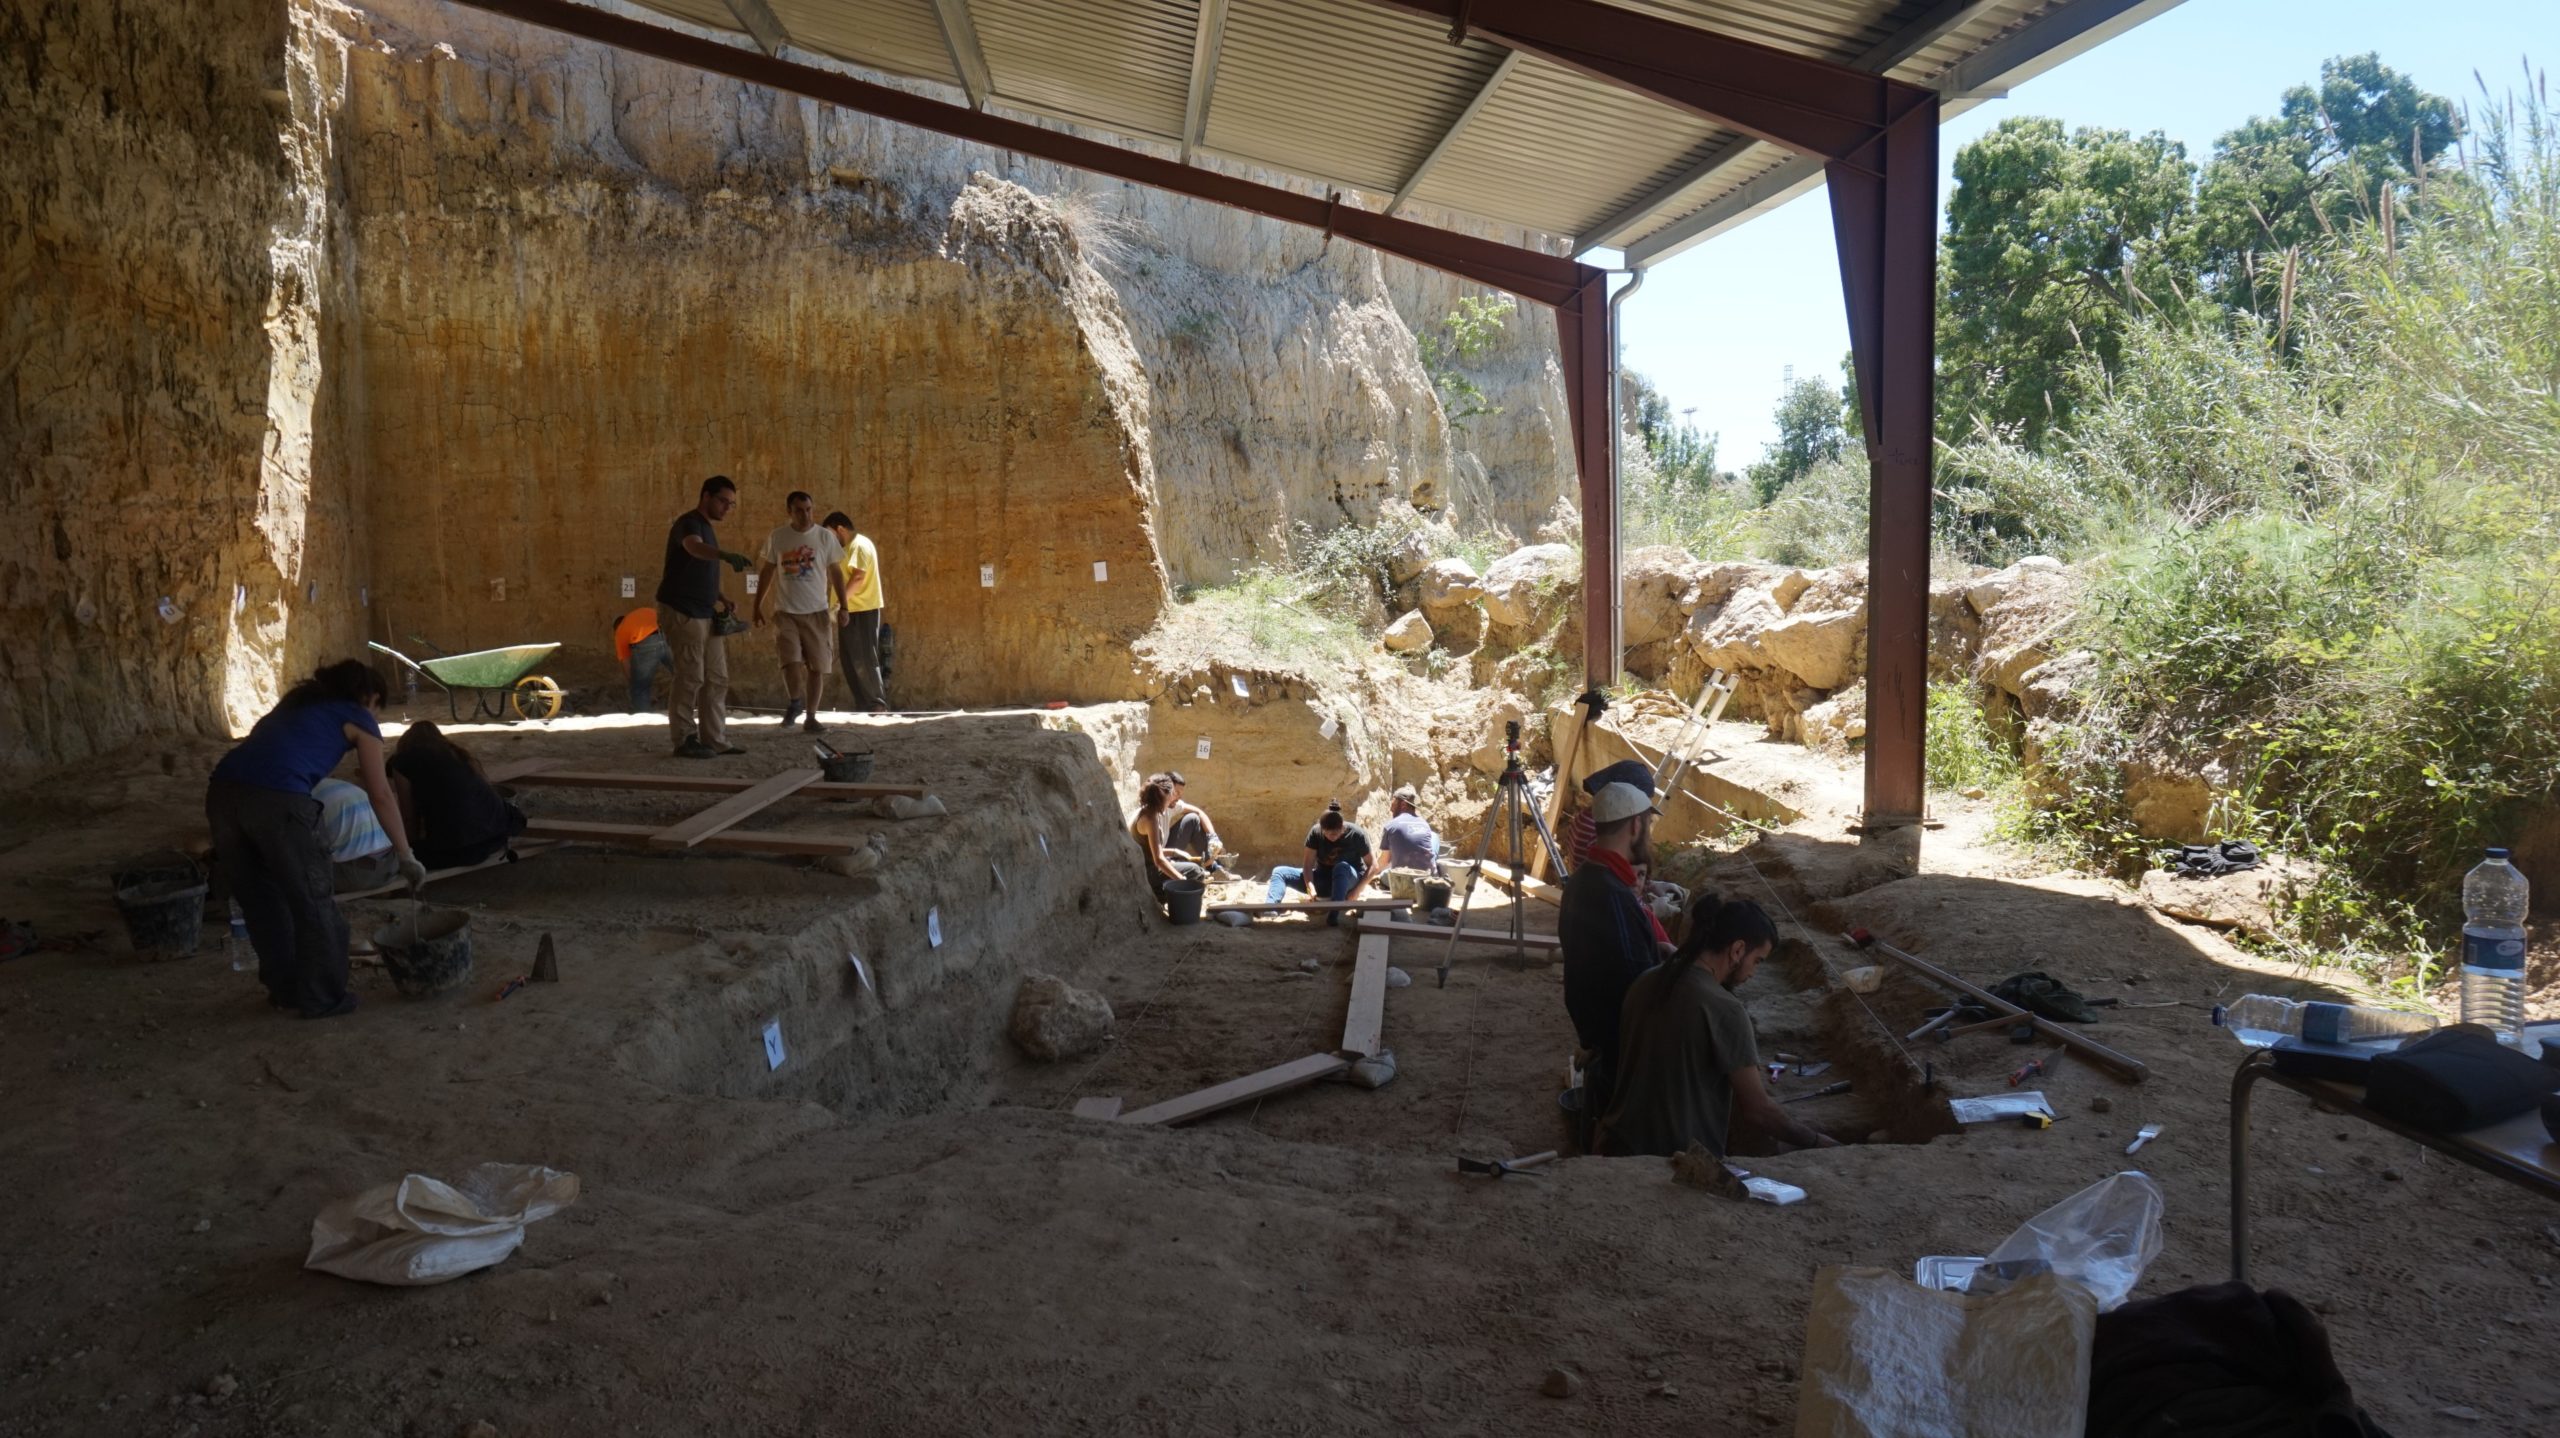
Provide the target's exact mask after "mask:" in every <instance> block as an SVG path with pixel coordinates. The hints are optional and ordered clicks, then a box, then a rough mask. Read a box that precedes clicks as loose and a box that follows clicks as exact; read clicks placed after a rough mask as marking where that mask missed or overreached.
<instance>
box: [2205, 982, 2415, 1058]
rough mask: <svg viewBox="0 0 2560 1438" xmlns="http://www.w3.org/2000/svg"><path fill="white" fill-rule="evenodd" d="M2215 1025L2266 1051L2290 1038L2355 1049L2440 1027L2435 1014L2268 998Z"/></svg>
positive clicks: (2219, 1012) (2237, 1006) (2223, 1012)
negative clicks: (2355, 1046)
mask: <svg viewBox="0 0 2560 1438" xmlns="http://www.w3.org/2000/svg"><path fill="white" fill-rule="evenodd" d="M2213 1021H2214V1022H2215V1023H2217V1024H2220V1025H2221V1026H2222V1027H2224V1028H2226V1029H2229V1030H2231V1036H2232V1037H2233V1038H2236V1039H2238V1040H2239V1041H2240V1042H2242V1043H2244V1044H2247V1045H2248V1046H2249V1047H2251V1048H2253V1049H2262V1048H2267V1047H2269V1046H2271V1045H2272V1044H2274V1043H2275V1041H2276V1040H2278V1039H2280V1038H2285V1037H2287V1036H2290V1037H2293V1038H2298V1039H2306V1040H2309V1041H2310V1042H2312V1043H2316V1044H2356V1043H2366V1042H2370V1041H2372V1040H2374V1039H2396V1038H2404V1037H2406V1036H2408V1035H2410V1034H2422V1033H2425V1032H2426V1031H2427V1030H2429V1029H2431V1028H2434V1027H2435V1026H2436V1016H2435V1015H2433V1014H2404V1013H2402V1012H2400V1011H2399V1010H2397V1009H2369V1008H2366V1007H2364V1006H2363V1005H2361V1004H2327V1003H2319V1002H2316V1001H2309V1000H2303V999H2278V998H2270V997H2268V996H2267V995H2265V994H2250V995H2248V996H2246V997H2244V998H2240V999H2236V1000H2234V1001H2233V1002H2232V1003H2231V1004H2230V1005H2229V1006H2227V1007H2221V1008H2216V1009H2215V1010H2214V1011H2213Z"/></svg>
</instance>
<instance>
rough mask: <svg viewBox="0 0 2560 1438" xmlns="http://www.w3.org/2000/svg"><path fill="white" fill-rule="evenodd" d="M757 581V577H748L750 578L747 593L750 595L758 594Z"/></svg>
mask: <svg viewBox="0 0 2560 1438" xmlns="http://www.w3.org/2000/svg"><path fill="white" fill-rule="evenodd" d="M756 579H757V576H755V575H752V574H750V575H748V576H747V592H748V593H749V594H753V593H755V592H756Z"/></svg>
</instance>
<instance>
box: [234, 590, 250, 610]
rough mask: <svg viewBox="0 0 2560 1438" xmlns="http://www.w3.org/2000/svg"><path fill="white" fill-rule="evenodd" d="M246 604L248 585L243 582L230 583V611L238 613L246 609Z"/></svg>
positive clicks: (247, 600) (247, 601)
mask: <svg viewBox="0 0 2560 1438" xmlns="http://www.w3.org/2000/svg"><path fill="white" fill-rule="evenodd" d="M248 606H249V586H248V585H245V584H235V585H232V586H231V612H232V613H234V614H237V613H239V612H240V611H241V610H243V609H246V608H247V607H248Z"/></svg>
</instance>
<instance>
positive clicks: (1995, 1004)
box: [1840, 929, 2150, 1083]
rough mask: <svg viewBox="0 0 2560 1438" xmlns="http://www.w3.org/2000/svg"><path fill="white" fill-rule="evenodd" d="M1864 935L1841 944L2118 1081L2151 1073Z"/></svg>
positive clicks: (2061, 1026) (1847, 936) (2139, 1064)
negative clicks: (2027, 1027)
mask: <svg viewBox="0 0 2560 1438" xmlns="http://www.w3.org/2000/svg"><path fill="white" fill-rule="evenodd" d="M1865 932H1866V931H1865V930H1863V929H1862V930H1859V931H1858V934H1856V935H1853V934H1842V935H1841V936H1840V941H1841V942H1842V943H1844V944H1847V945H1848V946H1849V947H1851V948H1853V949H1865V948H1868V947H1870V946H1872V947H1873V948H1874V949H1875V951H1876V952H1878V953H1880V954H1883V955H1884V956H1885V957H1886V958H1889V959H1892V960H1893V961H1894V962H1896V963H1898V964H1901V965H1902V966H1903V967H1904V968H1907V969H1910V970H1911V971H1912V972H1913V973H1916V974H1919V975H1920V976H1921V977H1923V978H1926V979H1930V980H1933V981H1935V982H1936V983H1937V984H1939V985H1940V986H1941V987H1944V988H1946V989H1949V990H1951V991H1953V992H1955V993H1959V994H1962V995H1964V996H1965V997H1966V998H1969V999H1971V1000H1973V1001H1974V1002H1975V1003H1977V1004H1980V1005H1982V1006H1983V1007H1984V1008H1986V1009H1989V1010H1991V1011H1992V1012H1993V1013H1995V1014H1999V1015H2001V1018H2000V1019H1999V1020H1998V1021H1997V1022H2000V1023H2006V1024H2018V1023H2026V1024H2033V1025H2035V1029H2036V1032H2037V1033H2040V1034H2042V1035H2044V1036H2045V1037H2046V1038H2049V1039H2051V1040H2053V1041H2054V1042H2055V1043H2058V1044H2060V1045H2062V1046H2063V1047H2064V1048H2066V1049H2069V1050H2071V1051H2072V1052H2073V1053H2075V1054H2078V1055H2079V1056H2080V1057H2082V1058H2084V1059H2086V1060H2088V1061H2089V1062H2091V1063H2094V1064H2096V1065H2098V1066H2099V1067H2100V1068H2104V1069H2111V1070H2113V1071H2114V1072H2115V1073H2116V1075H2117V1076H2118V1077H2119V1078H2123V1079H2126V1080H2128V1081H2130V1082H2133V1083H2140V1082H2142V1080H2143V1077H2144V1075H2146V1074H2147V1073H2149V1072H2150V1070H2148V1069H2146V1068H2144V1067H2143V1065H2142V1061H2141V1060H2140V1059H2137V1058H2133V1057H2131V1056H2130V1055H2127V1054H2120V1053H2118V1052H2116V1051H2115V1050H2114V1049H2111V1048H2108V1047H2107V1046H2106V1045H2105V1044H2102V1043H2100V1042H2098V1041H2097V1040H2096V1039H2092V1038H2083V1037H2082V1036H2081V1035H2080V1034H2079V1033H2077V1032H2076V1031H2074V1030H2073V1029H2072V1027H2071V1026H2070V1025H2068V1024H2063V1023H2057V1022H2055V1021H2054V1020H2052V1019H2048V1018H2046V1017H2044V1016H2043V1015H2041V1014H2036V1013H2030V1012H2028V1011H2027V1010H2026V1009H2023V1008H2020V1007H2019V1006H2017V1005H2016V1004H2013V1003H2011V1002H2009V1001H2008V1000H2007V999H2004V998H2002V997H2000V996H1999V995H1998V994H1995V993H1993V992H1991V991H1990V990H1989V989H1986V988H1984V987H1982V986H1981V985H1980V984H1977V983H1975V982H1973V981H1972V980H1970V979H1966V978H1961V977H1959V976H1957V975H1955V974H1951V973H1948V972H1947V971H1946V970H1945V969H1942V968H1939V967H1938V966H1937V965H1936V964H1933V963H1930V962H1929V961H1928V960H1926V959H1924V958H1921V957H1920V956H1919V955H1917V954H1913V953H1906V952H1904V951H1903V950H1901V949H1897V948H1895V947H1894V946H1893V945H1891V944H1888V943H1886V942H1884V941H1883V940H1881V939H1874V938H1870V939H1869V941H1868V942H1867V943H1860V942H1859V941H1858V936H1859V935H1863V934H1865ZM1969 1027H1980V1025H1970V1026H1969Z"/></svg>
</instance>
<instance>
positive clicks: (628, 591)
mask: <svg viewBox="0 0 2560 1438" xmlns="http://www.w3.org/2000/svg"><path fill="white" fill-rule="evenodd" d="M622 597H623V598H625V599H637V598H639V597H640V581H639V580H637V579H634V578H632V577H631V576H630V575H628V574H626V575H624V576H622Z"/></svg>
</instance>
